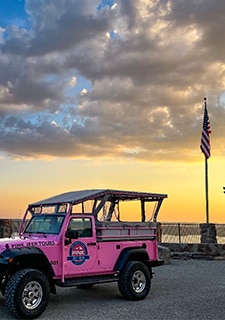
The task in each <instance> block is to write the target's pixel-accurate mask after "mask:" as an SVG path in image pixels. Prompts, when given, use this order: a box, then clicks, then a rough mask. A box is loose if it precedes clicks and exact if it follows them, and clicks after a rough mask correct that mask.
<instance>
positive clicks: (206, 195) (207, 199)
mask: <svg viewBox="0 0 225 320" xmlns="http://www.w3.org/2000/svg"><path fill="white" fill-rule="evenodd" d="M205 209H206V223H209V192H208V159H207V158H206V157H205Z"/></svg>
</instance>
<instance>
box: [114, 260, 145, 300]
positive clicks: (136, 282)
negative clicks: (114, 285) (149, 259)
mask: <svg viewBox="0 0 225 320" xmlns="http://www.w3.org/2000/svg"><path fill="white" fill-rule="evenodd" d="M118 287H119V291H120V293H121V294H122V296H123V297H124V298H125V299H127V300H142V299H144V298H145V297H146V296H147V295H148V293H149V291H150V287H151V276H150V273H149V270H148V268H147V267H146V265H145V264H144V263H142V262H139V261H129V262H127V264H126V265H125V266H124V268H123V270H122V271H121V274H120V277H119V281H118Z"/></svg>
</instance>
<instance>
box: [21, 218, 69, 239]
mask: <svg viewBox="0 0 225 320" xmlns="http://www.w3.org/2000/svg"><path fill="white" fill-rule="evenodd" d="M64 218H65V215H58V214H41V215H34V216H33V217H32V218H31V220H30V222H29V224H28V225H27V227H26V229H25V231H24V232H25V233H43V234H59V232H60V229H61V227H62V224H63V221H64Z"/></svg>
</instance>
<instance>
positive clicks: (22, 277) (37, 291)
mask: <svg viewBox="0 0 225 320" xmlns="http://www.w3.org/2000/svg"><path fill="white" fill-rule="evenodd" d="M49 292H50V289H49V282H48V280H47V278H46V276H45V275H44V274H43V273H42V272H40V271H38V270H34V269H23V270H20V271H18V272H16V273H15V274H14V275H13V276H12V277H11V279H10V280H9V282H8V284H7V287H6V291H5V299H6V306H7V308H8V310H9V311H10V313H11V314H12V315H13V316H14V317H16V318H20V317H22V318H24V319H35V318H37V317H39V316H40V315H41V314H42V312H43V311H44V310H45V308H46V306H47V304H48V300H49Z"/></svg>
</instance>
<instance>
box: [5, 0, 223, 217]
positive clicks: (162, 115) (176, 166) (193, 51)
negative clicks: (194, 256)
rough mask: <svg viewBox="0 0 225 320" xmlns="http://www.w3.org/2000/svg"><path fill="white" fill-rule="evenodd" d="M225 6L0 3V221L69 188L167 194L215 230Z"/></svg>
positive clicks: (201, 0)
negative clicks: (206, 143)
mask: <svg viewBox="0 0 225 320" xmlns="http://www.w3.org/2000/svg"><path fill="white" fill-rule="evenodd" d="M224 30H225V2H224V0H188V1H187V0H118V1H113V0H108V1H106V0H82V1H81V0H48V1H46V0H1V1H0V190H1V202H0V217H1V218H6V217H10V218H21V217H22V216H23V213H24V211H25V209H26V206H27V204H29V203H32V202H35V201H38V200H41V199H43V198H47V197H50V196H52V195H55V194H59V193H62V192H67V191H72V190H82V189H95V188H107V189H108V188H110V189H120V190H133V191H148V192H156V193H166V194H168V199H166V200H164V203H163V205H162V209H161V211H160V213H159V218H158V220H159V221H161V222H193V223H195V222H197V223H204V222H206V209H205V158H204V155H203V153H202V152H201V150H200V139H201V132H202V122H203V111H204V110H203V106H204V97H207V108H208V114H209V121H210V125H211V130H212V133H211V135H210V142H211V157H210V158H209V159H208V184H209V222H211V223H225V194H224V193H223V186H225V174H224V172H225V171H224V159H225V55H224V51H225V32H224Z"/></svg>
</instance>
